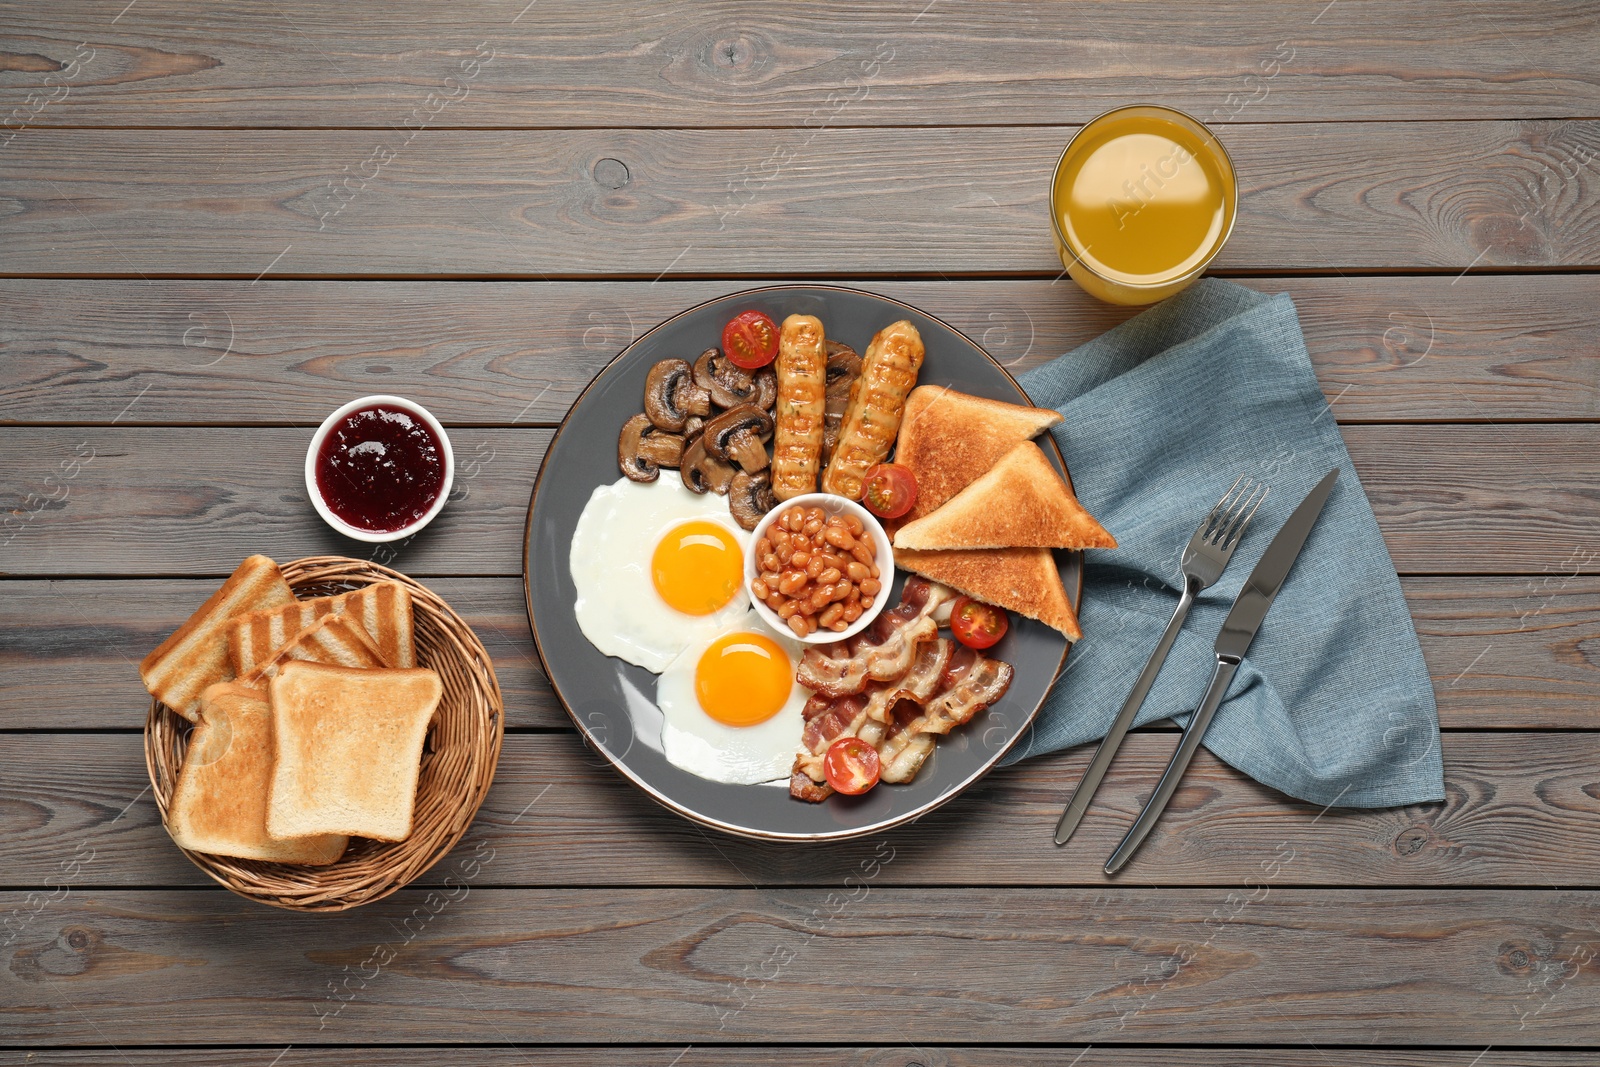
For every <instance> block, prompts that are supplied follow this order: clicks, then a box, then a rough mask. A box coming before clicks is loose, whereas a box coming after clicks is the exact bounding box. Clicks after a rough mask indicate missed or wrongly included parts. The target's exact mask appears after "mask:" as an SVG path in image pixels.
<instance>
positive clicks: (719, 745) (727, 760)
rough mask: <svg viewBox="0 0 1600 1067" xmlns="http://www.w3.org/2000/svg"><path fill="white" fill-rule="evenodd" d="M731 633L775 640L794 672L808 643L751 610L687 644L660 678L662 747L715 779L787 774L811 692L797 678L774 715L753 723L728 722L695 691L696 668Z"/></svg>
mask: <svg viewBox="0 0 1600 1067" xmlns="http://www.w3.org/2000/svg"><path fill="white" fill-rule="evenodd" d="M728 633H758V634H762V635H764V636H766V637H770V638H772V640H774V641H776V642H777V643H778V645H779V647H781V648H782V649H783V650H784V652H785V653H787V654H788V656H789V664H790V672H791V676H792V674H793V669H794V668H795V667H798V666H799V665H800V655H801V653H802V652H804V651H805V646H804V645H802V644H801V643H800V642H799V641H796V640H794V639H793V638H792V637H785V636H783V635H781V634H775V633H773V632H772V630H770V629H769V628H768V627H767V626H766V624H765V623H763V622H762V621H761V616H759V615H757V614H756V613H755V612H753V611H752V612H749V613H747V614H746V615H745V616H744V618H742V619H740V620H738V621H737V622H736V623H735V624H734V625H732V626H729V627H727V628H726V629H725V630H724V631H722V633H719V634H715V635H713V636H711V637H709V638H707V639H705V640H702V641H696V642H695V643H694V644H692V645H690V646H688V647H687V648H685V649H684V650H683V652H682V654H681V655H679V656H678V658H677V659H675V660H673V661H672V663H671V664H670V665H669V666H668V667H667V669H666V670H665V671H663V672H661V677H660V679H659V680H658V681H657V682H656V704H658V705H659V706H660V708H661V714H662V718H663V720H664V721H663V724H662V728H661V750H662V753H663V754H664V755H665V756H666V757H667V760H668V761H669V762H671V763H672V764H674V765H676V766H678V767H682V768H683V769H684V770H686V771H688V772H689V773H691V774H697V775H699V776H700V777H701V778H709V779H710V780H711V781H713V782H728V783H730V784H733V785H755V784H757V783H760V782H770V781H772V780H774V779H777V778H788V777H789V772H790V770H791V769H792V768H793V767H794V757H795V753H796V752H797V751H798V750H799V748H800V732H801V730H802V729H803V728H804V726H805V722H804V717H803V716H802V715H801V709H802V708H804V707H805V703H806V700H807V699H809V698H810V696H811V691H810V690H809V689H806V688H805V687H804V686H802V685H800V683H798V682H796V683H794V688H793V689H791V690H790V691H789V699H788V700H787V701H785V703H784V705H783V707H782V708H781V709H780V710H779V711H778V713H777V714H776V715H774V716H772V718H770V719H767V720H766V721H765V722H759V723H756V724H755V725H754V726H726V725H724V724H722V723H720V722H718V721H717V720H715V719H713V718H712V717H711V716H709V715H707V714H706V713H705V711H703V710H702V709H701V707H700V701H699V698H698V697H696V696H695V688H694V674H695V667H696V666H698V665H699V663H700V657H701V656H702V655H704V654H705V651H706V649H708V648H710V647H711V645H712V644H714V643H715V642H716V640H717V639H718V638H720V637H722V636H723V635H724V634H728Z"/></svg>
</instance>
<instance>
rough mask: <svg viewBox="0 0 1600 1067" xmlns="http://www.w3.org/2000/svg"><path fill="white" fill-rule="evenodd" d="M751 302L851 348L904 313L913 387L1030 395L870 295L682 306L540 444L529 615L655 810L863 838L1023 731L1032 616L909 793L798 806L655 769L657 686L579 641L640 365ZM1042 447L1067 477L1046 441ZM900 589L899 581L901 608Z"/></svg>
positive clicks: (947, 337) (1038, 692) (1044, 638)
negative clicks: (602, 495) (602, 493)
mask: <svg viewBox="0 0 1600 1067" xmlns="http://www.w3.org/2000/svg"><path fill="white" fill-rule="evenodd" d="M747 308H755V309H757V310H759V311H764V312H766V313H767V314H768V315H771V316H772V317H773V319H775V320H777V321H779V322H782V321H783V318H784V316H786V315H791V314H795V313H804V314H812V315H816V316H817V317H818V318H820V319H821V320H822V322H823V325H824V327H825V328H826V330H827V332H828V336H829V337H837V338H838V339H839V340H841V341H844V342H846V343H847V344H850V345H852V346H853V347H855V348H856V350H857V351H861V352H864V351H866V348H867V342H868V341H869V340H871V338H872V335H873V334H874V333H876V332H877V331H878V330H879V329H881V328H882V327H884V326H887V325H888V324H889V323H891V322H894V321H896V320H897V319H902V318H905V319H910V320H911V321H912V323H914V324H915V325H916V327H917V329H918V330H919V331H921V333H922V338H923V341H924V342H925V344H926V346H927V359H926V361H925V362H924V364H923V367H922V374H921V377H920V378H919V382H920V383H921V384H930V383H931V384H936V385H949V386H953V387H954V388H957V389H960V390H962V391H963V392H968V393H972V394H974V395H976V396H984V397H991V398H993V399H996V400H1005V401H1010V402H1013V403H1027V402H1028V401H1027V398H1026V397H1025V396H1024V395H1023V392H1022V390H1021V389H1020V388H1018V386H1017V383H1016V381H1015V380H1013V379H1012V377H1011V375H1010V374H1008V373H1007V372H1006V370H1005V368H1003V367H1001V366H1000V365H999V364H998V363H996V362H995V361H994V360H993V359H992V358H990V357H989V355H988V354H987V353H986V352H984V351H983V349H981V348H979V347H978V346H977V345H975V344H973V343H972V342H971V341H970V340H968V339H967V338H966V337H964V336H962V335H961V334H960V333H958V332H957V331H955V330H954V329H952V328H951V327H949V326H947V325H946V324H944V323H943V322H940V321H939V320H938V319H936V318H933V317H932V316H930V315H926V314H924V313H923V312H920V311H918V310H917V309H916V308H913V307H910V306H909V305H906V304H902V303H900V302H899V301H896V300H890V299H888V298H886V297H881V296H876V295H874V294H872V293H864V292H861V291H859V290H855V289H841V288H837V287H833V286H823V285H807V286H783V287H774V288H770V289H754V290H750V291H748V292H743V293H735V294H733V295H731V296H725V297H721V298H719V299H716V300H711V301H708V302H707V303H704V304H701V305H700V306H699V307H695V308H690V309H689V310H688V311H685V312H683V313H681V314H679V315H677V316H675V317H674V318H671V319H668V320H667V321H666V322H664V323H662V324H661V325H660V326H657V327H656V328H655V329H653V330H651V331H650V332H649V333H647V334H645V335H644V336H643V337H641V338H640V339H639V340H638V341H636V342H634V343H633V344H632V345H631V346H629V347H628V348H627V349H626V350H625V351H624V352H623V353H622V354H621V355H619V356H618V357H617V358H616V360H615V361H613V362H612V364H611V365H610V366H609V367H607V368H606V369H605V370H603V371H601V372H600V374H599V376H598V377H596V378H595V380H594V381H593V382H592V383H590V385H589V387H588V388H587V389H585V390H584V391H583V393H582V395H580V396H579V397H578V399H577V402H576V403H574V404H573V405H572V410H571V411H569V412H568V413H567V417H566V419H565V420H563V422H562V424H561V429H560V430H559V431H558V432H557V434H556V438H555V440H554V441H553V442H551V444H550V451H549V453H548V454H547V455H546V456H545V460H544V465H543V466H542V467H541V468H540V470H539V476H538V479H537V480H536V481H535V482H534V487H533V499H532V501H531V503H530V504H529V507H528V526H527V531H526V543H525V545H524V548H523V586H524V590H525V593H526V596H527V603H528V619H529V622H530V623H531V624H532V626H533V638H534V643H535V645H537V646H538V649H539V658H540V660H541V661H542V662H543V663H544V669H545V672H546V673H547V674H548V675H549V677H550V681H551V684H552V685H554V687H555V691H556V695H557V696H558V697H559V698H560V700H561V703H562V704H563V705H564V706H565V707H566V709H567V713H568V714H569V715H571V716H572V721H573V722H575V723H577V725H578V729H580V730H582V731H583V733H584V734H585V736H586V737H587V739H588V741H589V743H590V745H591V746H592V747H594V748H595V749H596V750H597V751H599V752H600V753H602V754H603V755H604V756H605V757H606V758H607V759H608V760H610V762H611V763H612V765H613V766H615V767H616V768H617V770H619V771H621V772H622V774H623V775H624V776H626V777H627V778H628V780H629V781H631V782H633V784H634V785H637V786H638V787H639V788H641V789H643V790H644V791H645V792H646V793H648V794H649V795H650V796H651V797H652V798H654V799H655V800H656V801H658V802H660V803H661V804H664V805H665V806H667V807H669V808H671V809H672V810H673V811H676V812H678V813H679V814H682V815H686V816H688V817H689V818H691V819H694V820H695V821H697V822H701V823H704V824H705V825H707V826H712V827H715V828H717V829H718V830H724V831H727V832H728V833H734V834H741V835H744V836H746V837H757V838H766V839H776V840H790V841H816V840H823V839H828V838H846V837H859V836H861V835H864V834H870V833H874V832H876V831H878V830H882V829H885V828H887V827H890V826H894V825H897V824H899V823H903V822H906V821H908V820H910V819H914V818H916V817H917V816H919V815H921V814H923V813H924V812H928V811H931V810H932V809H934V808H936V807H938V806H939V805H940V804H943V803H945V802H946V801H948V800H951V799H952V798H954V797H955V796H957V795H958V794H960V792H961V791H962V790H963V789H966V788H967V787H968V786H969V785H971V784H972V783H973V782H975V781H977V780H978V779H979V778H981V777H983V775H984V773H985V772H987V771H988V770H989V769H990V768H991V767H993V766H994V765H995V764H996V763H997V762H998V761H999V759H1000V757H1001V756H1003V755H1005V753H1006V751H1007V750H1008V749H1010V748H1011V746H1012V745H1014V744H1015V743H1016V742H1017V740H1018V739H1019V738H1021V737H1022V735H1023V733H1024V732H1025V731H1026V730H1027V729H1028V726H1029V725H1030V724H1031V723H1032V722H1033V717H1034V716H1035V715H1036V714H1037V713H1038V711H1039V706H1040V704H1041V703H1042V702H1043V700H1044V696H1045V693H1046V692H1047V691H1048V690H1049V688H1050V684H1051V682H1052V681H1054V680H1055V677H1056V673H1057V672H1058V671H1059V670H1060V669H1061V665H1062V663H1063V662H1064V661H1065V659H1066V654H1067V649H1068V644H1067V641H1066V639H1065V638H1063V637H1062V636H1061V635H1060V634H1058V633H1057V632H1056V631H1054V630H1052V629H1050V628H1049V627H1047V626H1045V625H1043V624H1042V623H1037V622H1034V621H1032V620H1031V619H1025V618H1022V617H1021V616H1020V615H1016V614H1013V615H1012V617H1011V629H1010V632H1009V633H1008V634H1007V635H1006V637H1005V639H1004V640H1003V641H1001V642H1000V644H999V645H997V646H995V649H994V651H993V653H991V654H992V655H997V656H999V657H1000V658H1001V659H1003V660H1005V661H1006V662H1008V663H1010V664H1012V665H1013V666H1014V667H1015V669H1016V675H1015V677H1014V679H1013V681H1012V683H1011V688H1010V691H1009V692H1007V693H1006V695H1005V697H1004V698H1002V699H1001V700H1000V702H999V703H998V704H996V705H995V706H994V707H992V708H990V709H989V710H987V711H985V712H982V713H981V714H979V715H978V717H977V718H975V719H974V720H973V721H972V722H971V723H968V724H967V725H966V726H965V727H962V728H959V729H957V730H956V731H955V732H954V733H953V734H952V735H951V736H949V737H947V738H944V739H941V740H940V741H939V744H938V746H937V748H936V749H935V751H934V754H933V755H932V756H931V757H929V759H928V762H927V763H926V764H925V765H924V766H923V768H922V771H921V772H920V773H919V774H918V775H917V777H916V779H915V780H913V781H912V782H910V783H908V784H906V785H880V786H879V787H877V788H876V789H873V790H872V791H870V792H869V793H867V794H865V795H864V796H861V797H843V796H834V797H830V798H829V799H828V800H826V801H824V802H823V803H821V804H809V803H806V802H804V801H800V800H793V799H791V798H790V796H789V791H788V789H787V783H785V784H784V785H783V786H776V785H724V784H722V783H719V782H711V781H707V780H706V779H704V778H700V777H697V776H696V775H693V774H690V773H689V772H687V771H684V770H680V769H679V768H677V767H674V766H673V765H672V764H670V763H668V762H667V761H666V759H665V757H663V756H662V754H661V739H660V732H661V713H660V712H659V711H658V710H657V709H656V706H655V702H654V697H655V682H656V677H655V675H653V674H651V673H649V672H648V671H646V670H644V669H643V668H640V667H635V666H633V665H631V664H628V663H624V662H622V661H621V660H618V659H612V658H610V657H607V656H604V655H601V654H600V652H599V651H598V650H596V649H595V648H594V646H593V645H591V644H589V642H588V641H587V640H585V638H584V636H583V634H582V633H581V632H580V631H579V629H578V622H577V619H576V617H575V616H574V613H573V603H574V601H575V600H576V598H577V597H576V593H575V591H574V589H573V584H572V573H571V571H570V570H569V569H568V563H567V557H568V552H569V549H570V546H571V544H572V536H573V531H574V529H575V528H576V526H577V523H578V515H579V514H580V513H581V512H582V511H583V508H584V505H585V504H587V503H588V501H589V494H590V493H592V492H593V491H594V489H595V487H596V486H599V485H602V484H609V483H611V482H614V481H616V480H617V479H618V477H620V472H619V471H618V470H617V432H618V430H620V429H621V427H622V424H623V422H625V421H626V420H627V419H628V418H629V417H630V416H632V415H634V414H637V413H638V411H639V410H640V405H641V402H642V401H641V397H642V396H643V392H644V380H645V375H646V374H647V373H648V372H649V369H650V366H651V364H653V363H654V362H656V360H658V359H665V358H667V357H669V356H677V357H680V358H686V359H690V360H692V359H693V358H694V357H695V356H696V355H698V354H699V353H701V352H703V351H704V350H705V349H706V348H708V347H710V346H712V345H716V344H720V343H721V338H722V327H723V325H724V324H725V323H726V322H727V321H728V320H729V319H730V318H732V317H733V316H734V315H736V314H738V313H739V312H741V311H744V310H746V309H747ZM1041 444H1043V445H1044V446H1045V451H1046V453H1047V454H1049V455H1050V458H1051V461H1052V462H1054V463H1055V464H1056V465H1057V466H1058V467H1059V468H1061V469H1062V470H1063V472H1064V471H1065V467H1064V466H1063V465H1062V463H1061V456H1060V453H1059V452H1058V451H1057V450H1056V448H1055V445H1054V443H1053V442H1051V441H1050V439H1049V437H1048V435H1047V436H1046V437H1044V438H1042V439H1041ZM664 476H671V475H670V474H669V475H664ZM1058 557H1059V559H1058V562H1059V564H1060V567H1061V576H1062V580H1063V581H1064V582H1065V584H1066V587H1067V591H1068V593H1069V595H1070V596H1071V597H1072V600H1073V603H1074V604H1076V603H1077V600H1078V596H1079V594H1080V593H1081V591H1082V584H1083V583H1082V557H1081V554H1079V553H1075V552H1074V553H1067V552H1062V553H1058ZM901 578H902V579H903V575H902V576H901ZM900 584H901V582H900V581H896V583H895V590H894V591H895V594H896V599H898V593H899V586H900Z"/></svg>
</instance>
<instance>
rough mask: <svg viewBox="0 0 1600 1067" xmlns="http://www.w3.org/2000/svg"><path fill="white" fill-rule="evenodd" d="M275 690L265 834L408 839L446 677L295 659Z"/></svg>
mask: <svg viewBox="0 0 1600 1067" xmlns="http://www.w3.org/2000/svg"><path fill="white" fill-rule="evenodd" d="M270 691H271V694H272V714H273V725H274V728H275V729H276V731H277V735H276V736H277V761H276V763H275V764H274V766H273V774H272V787H271V792H270V800H269V805H268V811H267V828H268V831H269V832H270V833H272V834H274V835H277V836H304V835H307V834H315V833H327V834H348V835H350V836H352V837H354V836H360V837H370V838H374V839H376V840H379V841H401V840H404V839H405V838H406V837H407V836H409V835H410V833H411V823H412V815H413V811H414V808H415V804H416V795H417V780H418V777H419V774H420V761H421V757H422V746H423V741H424V739H425V737H426V735H427V731H428V724H429V723H430V722H431V721H432V719H433V716H434V712H435V710H436V709H437V708H438V706H439V700H440V697H441V696H442V695H443V692H444V687H443V685H442V684H441V683H440V681H439V676H438V675H437V674H435V673H434V672H433V671H431V670H426V669H413V670H387V669H384V670H361V669H354V668H349V667H334V666H326V665H323V664H318V663H305V662H301V661H299V660H291V661H289V662H287V663H285V664H283V666H282V668H281V669H280V670H279V671H278V676H277V677H276V678H274V679H273V680H272V682H271V684H270Z"/></svg>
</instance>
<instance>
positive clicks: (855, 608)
mask: <svg viewBox="0 0 1600 1067" xmlns="http://www.w3.org/2000/svg"><path fill="white" fill-rule="evenodd" d="M756 559H757V560H758V561H759V562H760V569H759V571H758V576H757V577H756V579H755V580H754V581H752V582H751V583H750V592H751V595H752V596H753V597H754V598H755V599H756V600H758V601H760V602H761V603H763V604H765V605H766V606H767V607H768V608H770V609H772V610H773V611H774V612H776V613H777V615H778V617H779V618H780V619H782V620H783V621H784V623H785V624H786V625H788V627H789V629H790V630H791V631H792V632H793V633H794V634H795V635H796V636H800V637H805V636H807V635H809V634H813V633H816V632H817V631H818V630H819V629H820V630H831V631H833V632H834V633H842V632H843V631H845V630H847V629H849V628H850V625H851V624H852V623H854V622H857V621H859V620H860V619H861V617H862V616H863V615H865V614H866V612H867V609H868V608H870V607H871V606H872V605H873V604H874V603H875V602H876V601H877V598H878V596H879V594H880V593H882V591H883V582H882V581H881V580H880V579H879V570H878V565H877V546H876V545H874V544H873V542H872V539H871V538H870V537H869V536H867V532H866V526H865V524H863V523H862V521H861V520H860V519H857V518H855V517H854V516H850V515H833V516H830V515H828V514H827V513H826V512H825V511H823V510H822V509H821V508H800V507H789V508H786V509H785V510H783V511H781V512H779V513H778V514H777V515H776V516H775V517H774V518H773V520H772V524H771V525H770V526H769V527H768V528H767V532H766V533H765V534H763V535H762V537H761V538H760V540H759V541H757V543H756Z"/></svg>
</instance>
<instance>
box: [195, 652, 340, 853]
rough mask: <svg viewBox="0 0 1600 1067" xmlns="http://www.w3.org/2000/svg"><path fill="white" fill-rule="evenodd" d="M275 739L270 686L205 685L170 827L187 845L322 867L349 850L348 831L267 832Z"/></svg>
mask: <svg viewBox="0 0 1600 1067" xmlns="http://www.w3.org/2000/svg"><path fill="white" fill-rule="evenodd" d="M272 740H273V739H272V710H271V708H270V707H269V706H268V704H267V699H266V694H265V693H263V692H261V691H260V690H257V689H252V688H250V687H249V686H247V685H244V684H242V683H239V682H224V683H221V684H218V685H213V686H210V687H209V688H207V689H206V691H205V693H204V694H203V695H202V696H201V700H200V724H199V725H198V726H196V727H195V730H194V733H193V735H192V736H191V737H190V739H189V748H188V751H187V753H186V755H185V757H184V762H183V769H182V770H181V771H179V773H178V783H177V786H176V787H175V788H174V790H173V793H172V803H171V805H170V806H169V807H168V809H167V829H168V831H169V832H170V833H171V834H172V839H173V841H175V842H176V843H177V844H178V846H179V847H180V848H185V849H189V850H191V851H194V852H208V853H211V854H212V855H217V856H233V857H236V858H238V859H250V860H265V861H268V862H273V863H304V864H314V865H319V866H320V865H325V864H329V863H332V862H334V861H335V860H337V859H338V858H339V857H340V855H341V854H343V852H344V849H345V844H346V838H345V837H344V836H343V835H338V834H325V835H314V836H309V837H291V838H276V837H273V836H271V835H270V834H268V833H267V792H268V787H269V785H270V782H271V778H272V764H273V759H274V754H273V743H272Z"/></svg>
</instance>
